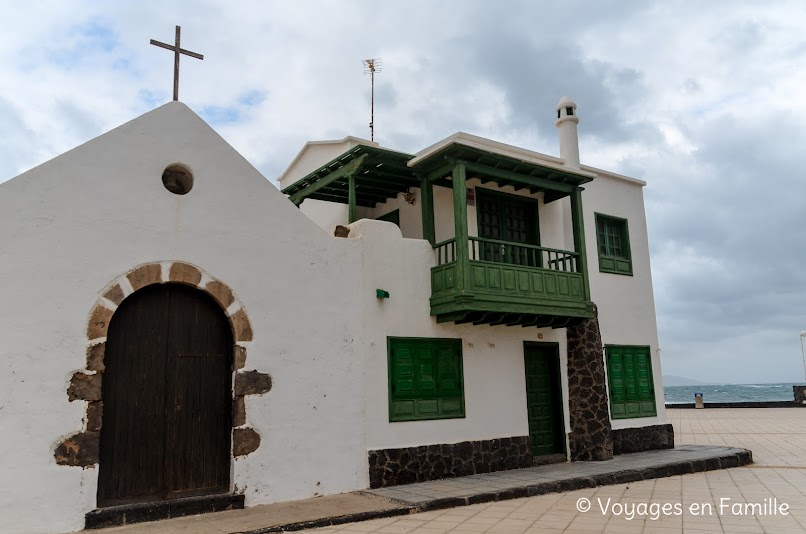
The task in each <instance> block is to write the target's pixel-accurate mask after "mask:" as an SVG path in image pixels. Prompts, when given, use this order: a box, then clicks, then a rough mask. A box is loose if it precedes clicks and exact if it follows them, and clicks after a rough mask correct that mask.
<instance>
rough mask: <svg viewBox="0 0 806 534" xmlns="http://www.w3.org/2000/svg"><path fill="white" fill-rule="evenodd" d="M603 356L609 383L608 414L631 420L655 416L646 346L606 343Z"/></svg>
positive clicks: (648, 352) (648, 350)
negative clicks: (605, 361)
mask: <svg viewBox="0 0 806 534" xmlns="http://www.w3.org/2000/svg"><path fill="white" fill-rule="evenodd" d="M605 358H606V360H607V380H608V384H609V386H610V416H611V417H612V418H613V419H632V418H636V417H654V416H656V415H658V412H657V408H656V406H655V383H654V380H653V378H652V355H651V353H650V349H649V347H646V346H635V345H605Z"/></svg>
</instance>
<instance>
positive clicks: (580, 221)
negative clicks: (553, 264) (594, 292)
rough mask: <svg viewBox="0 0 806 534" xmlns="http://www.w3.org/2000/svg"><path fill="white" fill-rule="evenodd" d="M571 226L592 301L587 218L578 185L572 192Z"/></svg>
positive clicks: (583, 278)
mask: <svg viewBox="0 0 806 534" xmlns="http://www.w3.org/2000/svg"><path fill="white" fill-rule="evenodd" d="M571 226H572V227H573V232H574V251H575V252H576V253H577V254H579V257H578V258H577V269H578V271H579V272H580V273H582V284H583V291H584V292H585V300H586V301H590V299H591V287H590V280H589V278H588V254H587V249H586V247H585V219H584V217H583V215H582V189H581V188H578V187H577V188H575V189H574V191H572V192H571Z"/></svg>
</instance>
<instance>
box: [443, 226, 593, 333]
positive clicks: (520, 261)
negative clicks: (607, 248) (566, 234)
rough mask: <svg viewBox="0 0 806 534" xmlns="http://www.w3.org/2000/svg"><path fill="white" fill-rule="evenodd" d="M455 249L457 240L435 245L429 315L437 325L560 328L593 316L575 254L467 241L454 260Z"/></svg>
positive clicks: (500, 243) (506, 244)
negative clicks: (497, 323) (535, 323)
mask: <svg viewBox="0 0 806 534" xmlns="http://www.w3.org/2000/svg"><path fill="white" fill-rule="evenodd" d="M457 246H459V245H458V244H457V242H456V240H455V239H448V240H445V241H442V242H440V243H437V244H436V245H434V252H435V255H436V260H437V265H436V266H434V267H433V268H432V269H431V313H432V314H433V315H436V316H437V318H438V320H439V321H446V320H459V321H470V320H473V321H474V322H476V323H477V324H478V323H481V322H485V321H487V322H492V321H493V319H490V317H494V318H496V319H495V320H496V321H503V320H507V321H509V323H508V324H532V323H531V322H530V321H537V320H539V321H543V322H542V323H540V324H552V325H558V324H559V325H562V324H566V322H564V321H567V319H568V318H569V317H570V318H581V317H590V316H591V310H592V308H591V303H590V302H588V299H587V298H586V294H585V278H584V273H583V272H582V269H583V268H584V266H583V265H581V261H580V256H579V254H578V253H577V252H571V251H568V250H559V249H554V248H548V247H539V246H536V245H526V244H522V243H511V242H508V241H500V240H496V239H487V238H482V237H469V238H468V239H467V242H466V244H465V246H466V247H467V252H466V253H464V254H459V255H458V256H459V257H460V258H464V259H463V260H462V261H458V259H457V252H460V251H459V250H458V249H457ZM492 314H498V315H492ZM501 314H503V315H501ZM538 316H539V317H538ZM502 317H503V318H502ZM536 317H538V319H535V318H536ZM549 321H553V322H551V323H549Z"/></svg>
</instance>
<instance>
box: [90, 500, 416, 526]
mask: <svg viewBox="0 0 806 534" xmlns="http://www.w3.org/2000/svg"><path fill="white" fill-rule="evenodd" d="M408 513H409V511H408V510H407V509H406V507H405V506H404V505H402V504H399V503H393V502H391V501H390V500H388V499H385V498H383V497H377V496H374V495H366V494H362V493H342V494H339V495H328V496H325V497H316V498H313V499H304V500H300V501H289V502H283V503H276V504H267V505H263V506H252V507H249V508H245V509H243V510H227V511H226V512H215V513H210V514H202V515H196V516H190V517H178V518H176V519H165V520H162V521H152V522H150V523H136V524H133V525H126V526H122V527H113V528H105V529H99V530H93V531H89V532H97V533H99V534H113V533H114V534H118V533H120V534H124V533H125V534H134V533H137V534H229V533H232V532H243V531H249V530H256V529H267V528H269V529H270V528H272V527H277V526H280V525H289V524H299V525H300V526H304V525H305V524H306V523H308V522H314V524H313V525H312V526H322V525H331V524H334V521H335V520H337V519H338V518H340V517H347V518H349V520H350V521H360V520H366V519H374V518H378V517H389V516H391V515H394V514H408ZM323 518H329V519H330V521H328V522H326V523H322V522H321V520H322V519H323ZM345 522H346V521H345Z"/></svg>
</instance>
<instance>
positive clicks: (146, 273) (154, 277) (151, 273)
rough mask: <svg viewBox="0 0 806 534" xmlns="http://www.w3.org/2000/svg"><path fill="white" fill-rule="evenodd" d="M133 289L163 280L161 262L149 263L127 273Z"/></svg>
mask: <svg viewBox="0 0 806 534" xmlns="http://www.w3.org/2000/svg"><path fill="white" fill-rule="evenodd" d="M126 278H128V279H129V283H130V284H131V286H132V290H134V291H137V290H138V289H142V288H144V287H146V286H148V285H151V284H159V283H160V282H162V266H161V265H160V264H159V263H147V264H145V265H141V266H140V267H137V268H136V269H135V270H133V271H131V272H130V273H128V274H126Z"/></svg>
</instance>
